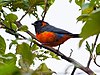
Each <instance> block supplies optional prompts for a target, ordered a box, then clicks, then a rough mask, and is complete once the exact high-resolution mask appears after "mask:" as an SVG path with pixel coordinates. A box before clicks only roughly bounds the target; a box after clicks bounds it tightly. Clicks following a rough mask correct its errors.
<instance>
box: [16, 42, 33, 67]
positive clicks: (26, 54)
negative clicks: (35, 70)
mask: <svg viewBox="0 0 100 75" xmlns="http://www.w3.org/2000/svg"><path fill="white" fill-rule="evenodd" d="M16 51H17V52H16V53H17V54H20V55H21V56H22V59H23V61H24V62H27V63H28V65H31V64H32V62H33V54H32V52H31V49H30V46H29V45H28V44H27V43H22V44H18V45H17V48H16Z"/></svg>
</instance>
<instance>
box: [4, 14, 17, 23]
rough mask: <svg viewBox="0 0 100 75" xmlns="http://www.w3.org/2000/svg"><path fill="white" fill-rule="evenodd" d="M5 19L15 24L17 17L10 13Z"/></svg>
mask: <svg viewBox="0 0 100 75" xmlns="http://www.w3.org/2000/svg"><path fill="white" fill-rule="evenodd" d="M5 19H6V20H7V21H9V22H11V23H12V22H15V21H16V20H17V19H18V17H17V15H15V14H12V13H10V14H8V15H7V16H6V17H5Z"/></svg>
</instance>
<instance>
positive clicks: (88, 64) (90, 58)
mask: <svg viewBox="0 0 100 75" xmlns="http://www.w3.org/2000/svg"><path fill="white" fill-rule="evenodd" d="M98 37H99V34H97V35H96V38H95V42H94V44H93V50H92V52H93V51H94V49H95V46H96V43H97V39H98ZM92 57H93V56H92V53H90V57H89V61H88V63H87V67H88V68H89V66H90V63H91V60H92Z"/></svg>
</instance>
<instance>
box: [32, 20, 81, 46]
mask: <svg viewBox="0 0 100 75" xmlns="http://www.w3.org/2000/svg"><path fill="white" fill-rule="evenodd" d="M32 25H34V27H35V32H36V38H37V40H38V41H39V42H41V43H42V44H43V45H46V46H50V47H55V46H60V45H61V44H63V43H64V42H65V41H67V40H68V39H70V38H79V34H72V33H70V32H68V31H66V30H63V29H60V28H56V27H54V26H52V25H50V24H49V23H47V22H45V21H42V20H38V21H35V22H34V23H32Z"/></svg>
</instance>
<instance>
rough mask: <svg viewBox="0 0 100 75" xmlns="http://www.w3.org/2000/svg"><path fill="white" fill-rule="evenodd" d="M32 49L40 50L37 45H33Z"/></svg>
mask: <svg viewBox="0 0 100 75" xmlns="http://www.w3.org/2000/svg"><path fill="white" fill-rule="evenodd" d="M31 49H32V50H33V51H34V50H37V49H39V47H38V46H37V45H36V44H33V45H32V47H31Z"/></svg>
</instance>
